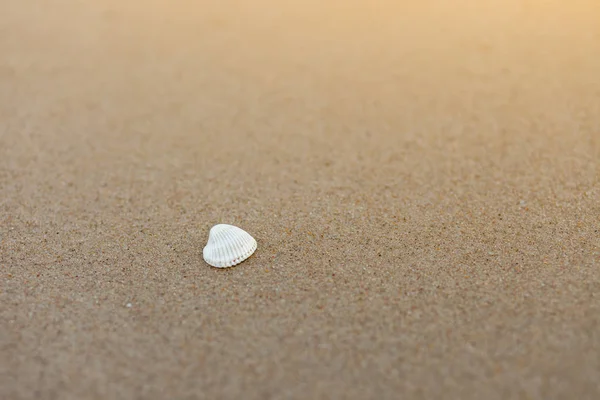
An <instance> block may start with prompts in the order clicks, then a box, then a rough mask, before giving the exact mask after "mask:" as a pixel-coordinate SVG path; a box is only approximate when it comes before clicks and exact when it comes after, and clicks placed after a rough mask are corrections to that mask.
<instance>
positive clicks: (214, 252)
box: [202, 224, 257, 268]
mask: <svg viewBox="0 0 600 400" xmlns="http://www.w3.org/2000/svg"><path fill="white" fill-rule="evenodd" d="M256 247H257V243H256V240H255V239H254V238H253V237H252V236H250V234H249V233H248V232H246V231H244V230H243V229H240V228H238V227H237V226H233V225H227V224H218V225H215V226H213V227H212V228H211V229H210V232H209V234H208V243H207V244H206V246H205V247H204V250H203V251H202V256H203V257H204V261H206V262H207V263H208V264H209V265H211V266H213V267H217V268H227V267H233V266H234V265H237V264H239V263H241V262H242V261H244V260H246V259H247V258H248V257H250V256H251V255H252V254H253V253H254V252H255V251H256Z"/></svg>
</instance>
